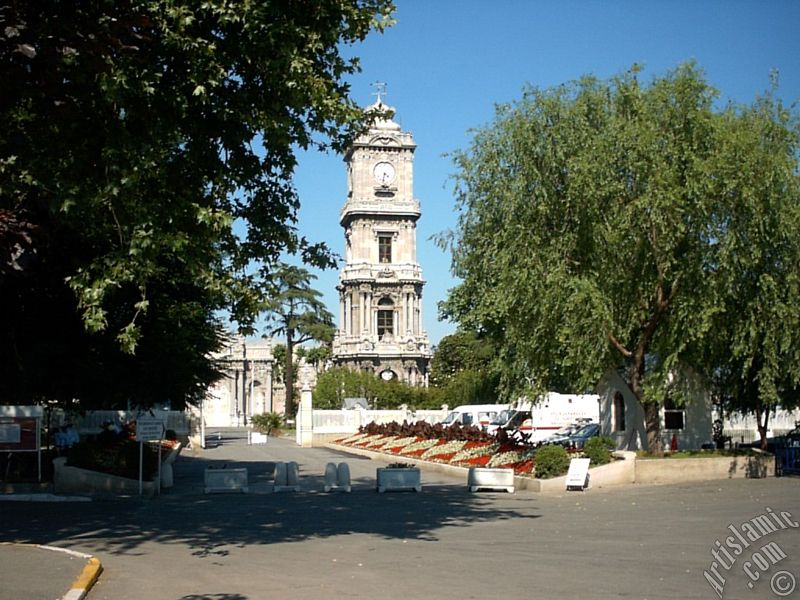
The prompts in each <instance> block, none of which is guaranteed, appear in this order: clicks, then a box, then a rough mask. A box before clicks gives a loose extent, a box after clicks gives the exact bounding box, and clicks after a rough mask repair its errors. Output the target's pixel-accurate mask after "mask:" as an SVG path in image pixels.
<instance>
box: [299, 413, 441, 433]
mask: <svg viewBox="0 0 800 600" xmlns="http://www.w3.org/2000/svg"><path fill="white" fill-rule="evenodd" d="M447 413H448V410H447V409H446V408H444V409H440V410H418V411H410V410H403V409H397V410H364V409H359V408H356V409H351V410H316V409H314V411H313V412H312V427H313V431H314V433H315V434H318V433H355V432H356V431H358V428H359V427H361V426H362V425H367V424H369V423H378V424H382V423H392V422H397V423H402V422H403V421H408V422H409V423H416V422H417V421H426V422H427V423H431V424H433V423H439V422H440V421H442V420H444V418H445V417H446V416H447Z"/></svg>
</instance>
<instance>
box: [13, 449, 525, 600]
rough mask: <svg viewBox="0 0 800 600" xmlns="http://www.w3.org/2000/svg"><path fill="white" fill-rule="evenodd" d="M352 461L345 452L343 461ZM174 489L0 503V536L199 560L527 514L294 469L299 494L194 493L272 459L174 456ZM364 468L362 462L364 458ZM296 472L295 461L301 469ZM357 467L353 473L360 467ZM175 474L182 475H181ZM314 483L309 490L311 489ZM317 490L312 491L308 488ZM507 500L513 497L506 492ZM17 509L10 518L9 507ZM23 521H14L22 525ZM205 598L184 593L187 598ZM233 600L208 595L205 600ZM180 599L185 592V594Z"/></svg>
mask: <svg viewBox="0 0 800 600" xmlns="http://www.w3.org/2000/svg"><path fill="white" fill-rule="evenodd" d="M349 460H350V461H351V462H352V461H354V460H355V459H354V457H352V456H351V457H349ZM179 461H180V465H178V468H176V478H175V489H176V490H177V489H182V490H183V491H181V492H174V493H173V492H170V493H167V494H165V495H163V496H160V497H156V498H153V499H151V500H143V499H139V498H124V499H120V498H117V499H110V500H96V501H95V502H91V503H82V504H80V505H78V504H68V503H64V504H61V505H60V506H59V507H58V509H57V511H55V512H53V511H47V510H43V511H31V509H30V506H28V507H19V508H17V507H9V509H10V510H8V511H6V515H5V516H4V518H3V519H2V521H3V524H2V526H1V527H0V534H2V536H3V539H13V540H17V541H21V542H36V543H42V542H47V541H49V540H54V539H57V540H62V542H63V541H67V540H72V541H73V542H76V543H80V544H81V545H82V546H85V545H87V544H88V545H90V546H91V547H92V548H93V549H94V551H95V552H102V553H111V554H126V555H136V554H141V553H142V552H147V551H146V550H145V549H143V548H142V546H143V545H144V544H145V543H150V542H156V543H160V544H180V545H183V546H186V547H188V548H189V549H190V551H191V553H192V555H195V556H199V557H214V556H225V555H226V554H227V553H228V552H229V550H227V549H226V547H227V548H230V547H231V546H234V547H236V546H239V547H243V546H245V545H250V544H257V545H258V544H275V543H283V542H297V541H302V540H306V539H309V538H317V539H320V538H328V537H333V536H340V535H349V534H370V535H376V536H380V537H382V538H386V539H390V538H396V539H409V540H410V539H417V540H423V541H435V540H437V539H438V538H437V535H436V531H437V530H438V529H439V528H442V527H465V526H468V525H474V524H475V523H479V522H489V521H499V520H507V519H535V518H538V516H539V515H532V514H531V511H530V509H531V506H530V503H529V501H527V502H526V503H525V511H524V512H521V511H517V510H514V509H513V508H504V507H498V505H497V504H498V503H497V502H494V501H493V500H492V497H491V496H481V495H477V494H470V493H469V492H468V491H467V489H466V486H464V485H454V484H436V483H432V484H426V483H425V481H424V477H423V486H424V488H423V491H422V493H415V492H395V493H385V494H378V493H377V492H376V491H375V480H374V478H370V477H368V476H362V477H356V478H354V479H353V481H352V483H353V492H352V493H349V494H346V493H337V492H334V493H328V494H326V493H324V492H322V483H323V482H322V477H321V475H320V476H314V475H310V476H309V475H303V478H302V479H303V485H304V486H305V489H306V491H301V492H287V493H266V494H253V493H251V494H209V495H204V494H203V493H202V484H201V482H202V470H203V469H204V468H205V467H207V466H209V465H212V464H213V465H215V466H221V465H222V464H226V465H228V466H229V467H230V468H233V467H236V466H247V468H248V470H249V473H250V481H251V483H252V482H253V481H255V482H258V481H264V482H266V481H268V480H270V479H271V478H272V476H273V473H274V465H275V463H274V462H269V461H264V460H261V461H247V460H245V461H236V460H209V459H207V458H202V459H199V458H193V457H181V458H180V459H179ZM367 462H368V463H370V468H371V465H374V463H372V462H371V461H367ZM301 472H302V467H301ZM362 472H363V471H362ZM181 480H183V481H181ZM315 488H316V489H315ZM317 490H318V491H317ZM509 499H510V500H512V503H513V497H509ZM15 510H22V511H23V512H24V516H23V514H20V515H12V514H10V513H12V511H15ZM23 523H24V524H23ZM195 597H196V598H201V597H202V598H205V596H192V597H191V598H195ZM218 597H219V598H230V599H231V600H235V599H236V598H237V596H235V595H234V596H224V595H223V596H210V597H209V598H218ZM187 598H188V597H187Z"/></svg>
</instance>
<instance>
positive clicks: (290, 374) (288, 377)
mask: <svg viewBox="0 0 800 600" xmlns="http://www.w3.org/2000/svg"><path fill="white" fill-rule="evenodd" d="M293 354H294V339H292V335H291V333H289V332H287V334H286V365H285V366H284V373H283V383H284V384H285V385H286V406H285V407H284V411H283V412H284V415H285V416H286V418H287V419H291V418H293V417H294V413H295V409H294V363H293V362H292V355H293Z"/></svg>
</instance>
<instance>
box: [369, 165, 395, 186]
mask: <svg viewBox="0 0 800 600" xmlns="http://www.w3.org/2000/svg"><path fill="white" fill-rule="evenodd" d="M372 173H373V174H374V175H375V181H377V182H378V183H380V184H381V185H389V184H390V183H392V181H394V166H392V163H388V162H379V163H378V164H377V165H375V168H374V169H373V170H372Z"/></svg>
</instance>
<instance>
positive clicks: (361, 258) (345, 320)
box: [333, 94, 431, 386]
mask: <svg viewBox="0 0 800 600" xmlns="http://www.w3.org/2000/svg"><path fill="white" fill-rule="evenodd" d="M366 111H367V112H368V113H369V112H378V113H380V115H381V116H377V117H376V118H375V120H374V121H373V123H372V125H371V126H370V128H369V130H368V131H367V132H366V133H364V134H362V135H361V136H359V137H358V138H357V139H356V140H355V142H354V143H353V145H352V147H351V148H350V149H349V150H348V151H347V153H346V155H345V158H344V160H345V163H346V164H347V199H346V201H345V204H344V207H343V208H342V210H341V213H340V215H339V222H340V223H341V225H342V227H343V228H344V237H345V264H344V267H343V269H342V271H341V273H340V275H339V286H338V287H337V289H338V291H339V328H338V331H337V332H336V336H335V338H334V340H333V361H334V362H335V363H336V364H339V365H345V366H348V367H350V368H353V369H357V370H360V371H368V372H371V373H374V374H375V375H376V376H378V377H381V378H382V379H385V380H387V381H388V380H393V379H399V380H400V381H404V382H406V383H409V384H412V385H425V386H427V383H428V364H429V363H430V358H431V353H430V344H429V342H428V334H427V333H426V332H425V330H424V329H423V327H422V288H423V286H424V285H425V281H424V280H423V279H422V269H421V268H420V265H419V263H418V262H417V239H416V235H417V220H418V219H419V217H420V205H419V201H418V200H415V199H414V195H413V175H414V166H413V159H414V149H415V148H416V144H414V140H413V138H412V136H411V134H410V133H409V132H406V131H402V130H401V128H400V125H398V124H397V123H395V122H394V121H393V116H394V109H393V108H392V107H390V106H387V105H386V104H384V103H383V102H382V100H381V97H380V94H378V101H377V102H376V103H375V104H373V105H372V106H369V107H368V108H367V109H366Z"/></svg>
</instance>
